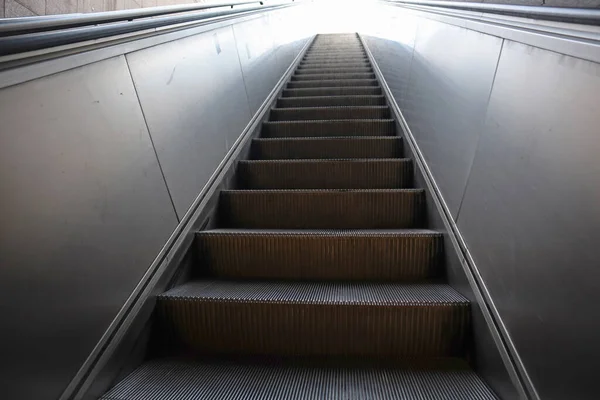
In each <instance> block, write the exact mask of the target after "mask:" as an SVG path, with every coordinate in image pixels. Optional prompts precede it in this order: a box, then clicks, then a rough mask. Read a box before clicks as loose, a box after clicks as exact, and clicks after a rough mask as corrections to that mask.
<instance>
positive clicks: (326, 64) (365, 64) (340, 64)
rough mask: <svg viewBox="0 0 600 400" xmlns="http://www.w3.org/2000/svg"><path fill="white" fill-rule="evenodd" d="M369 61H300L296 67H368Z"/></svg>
mask: <svg viewBox="0 0 600 400" xmlns="http://www.w3.org/2000/svg"><path fill="white" fill-rule="evenodd" d="M370 66H371V63H370V62H369V61H368V60H362V61H360V60H357V61H352V62H348V61H326V62H304V61H302V62H301V63H300V65H299V66H298V69H305V68H334V67H336V68H340V67H341V68H350V67H352V68H355V67H356V68H365V67H370Z"/></svg>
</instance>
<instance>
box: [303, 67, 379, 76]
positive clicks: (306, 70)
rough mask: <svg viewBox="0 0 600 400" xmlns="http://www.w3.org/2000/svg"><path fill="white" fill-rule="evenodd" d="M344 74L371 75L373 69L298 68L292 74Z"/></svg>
mask: <svg viewBox="0 0 600 400" xmlns="http://www.w3.org/2000/svg"><path fill="white" fill-rule="evenodd" d="M344 73H373V69H372V68H371V67H329V68H304V69H301V68H299V69H296V72H294V76H303V75H314V74H317V75H319V74H344Z"/></svg>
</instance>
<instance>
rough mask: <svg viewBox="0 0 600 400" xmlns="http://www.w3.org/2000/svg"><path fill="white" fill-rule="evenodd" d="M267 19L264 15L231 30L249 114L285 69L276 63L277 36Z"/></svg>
mask: <svg viewBox="0 0 600 400" xmlns="http://www.w3.org/2000/svg"><path fill="white" fill-rule="evenodd" d="M270 19H271V17H270V16H269V15H265V16H263V17H261V18H257V19H254V20H252V21H247V22H243V23H240V24H236V25H235V26H234V27H233V32H234V35H235V39H236V43H237V50H238V54H239V65H241V69H242V73H243V79H244V83H245V85H246V93H247V94H248V102H249V104H250V111H251V113H254V112H256V110H257V109H258V107H259V106H260V105H261V104H262V102H263V100H264V99H265V97H266V96H267V94H268V93H269V92H270V91H271V89H272V88H273V86H274V85H275V83H276V82H277V80H279V78H280V77H281V74H282V73H283V71H284V70H285V68H287V66H286V67H285V68H284V66H283V65H282V64H281V63H280V62H278V61H279V60H278V57H277V56H278V53H280V52H279V51H278V49H277V47H276V40H275V38H276V35H277V33H275V32H272V31H271V30H270ZM294 46H295V45H294ZM283 53H285V51H284V49H282V54H283ZM284 57H285V56H284ZM284 59H285V58H284Z"/></svg>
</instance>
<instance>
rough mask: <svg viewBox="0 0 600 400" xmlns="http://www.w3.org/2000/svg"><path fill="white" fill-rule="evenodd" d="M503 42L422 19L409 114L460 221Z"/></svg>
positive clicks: (407, 106) (406, 105)
mask: <svg viewBox="0 0 600 400" xmlns="http://www.w3.org/2000/svg"><path fill="white" fill-rule="evenodd" d="M501 46H502V39H500V38H497V37H494V36H489V35H484V34H482V33H479V32H475V31H470V30H468V29H464V28H459V27H456V26H451V25H447V24H443V23H440V22H437V21H431V20H427V19H422V20H421V21H420V22H419V28H418V34H417V39H416V42H415V51H414V55H413V61H412V64H411V69H410V83H409V85H408V89H407V93H406V101H405V102H404V106H403V112H404V115H405V117H406V119H407V121H408V123H409V125H410V127H411V130H412V132H413V134H414V135H415V136H417V137H418V138H419V146H420V148H421V151H422V152H423V154H424V155H425V159H426V161H427V163H428V164H429V168H430V169H431V171H432V172H433V174H434V176H435V178H436V181H437V184H438V186H439V187H440V189H441V190H442V192H443V193H444V200H445V201H446V204H447V205H448V208H449V209H450V212H451V214H452V216H453V217H455V218H456V215H457V213H458V209H459V207H460V203H461V200H462V196H463V193H464V188H465V185H466V183H467V179H468V177H469V171H470V169H471V164H472V162H473V157H474V156H475V149H476V148H477V142H478V139H479V134H480V132H481V129H482V127H483V123H484V120H485V110H486V106H487V100H488V98H489V95H490V90H491V87H492V81H493V79H494V72H495V69H496V63H497V62H498V57H499V54H500V48H501Z"/></svg>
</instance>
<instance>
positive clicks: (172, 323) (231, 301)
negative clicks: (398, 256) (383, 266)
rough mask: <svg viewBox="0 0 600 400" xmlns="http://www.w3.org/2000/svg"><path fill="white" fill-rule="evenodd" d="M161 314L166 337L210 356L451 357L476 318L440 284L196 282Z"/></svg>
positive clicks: (162, 306)
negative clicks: (470, 323)
mask: <svg viewBox="0 0 600 400" xmlns="http://www.w3.org/2000/svg"><path fill="white" fill-rule="evenodd" d="M157 309H158V316H159V321H160V322H159V323H160V325H161V326H162V327H163V329H164V331H165V333H167V336H170V337H171V338H173V339H172V340H174V341H175V342H181V343H183V344H184V345H185V346H186V347H188V348H189V349H190V350H192V351H196V352H199V353H209V354H260V355H293V356H355V357H360V356H366V357H371V356H372V357H389V358H393V357H410V356H420V357H453V356H460V355H463V354H464V351H465V345H466V340H465V338H466V336H467V327H468V326H469V319H470V304H469V301H468V300H467V299H465V298H464V297H463V296H461V295H460V294H459V293H458V292H456V291H455V290H454V289H452V288H451V287H450V286H447V285H441V284H398V283H336V282H327V283H326V282H311V283H309V282H306V283H298V282H252V281H246V282H243V281H242V282H235V281H214V280H207V281H194V282H190V283H186V284H184V285H181V286H178V287H175V288H173V289H171V290H169V291H168V292H166V293H164V294H162V295H159V296H158V297H157ZM366 316H368V318H366ZM292 338H293V340H291V339H292Z"/></svg>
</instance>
